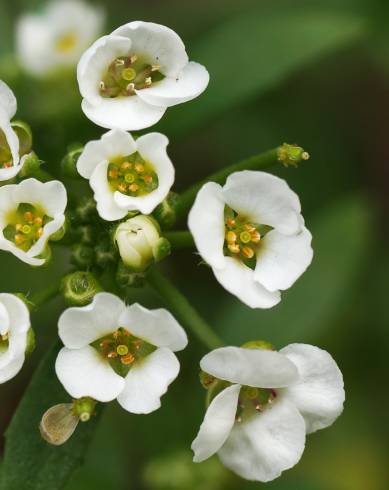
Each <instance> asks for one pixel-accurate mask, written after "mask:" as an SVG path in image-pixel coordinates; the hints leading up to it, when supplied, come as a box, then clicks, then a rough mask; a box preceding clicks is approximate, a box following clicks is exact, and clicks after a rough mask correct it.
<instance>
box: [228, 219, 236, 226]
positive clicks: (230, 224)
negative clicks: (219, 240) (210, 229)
mask: <svg viewBox="0 0 389 490" xmlns="http://www.w3.org/2000/svg"><path fill="white" fill-rule="evenodd" d="M235 225H236V221H235V220H234V219H232V218H229V219H228V220H227V226H228V227H229V228H232V227H233V226H235Z"/></svg>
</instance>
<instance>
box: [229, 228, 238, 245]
mask: <svg viewBox="0 0 389 490" xmlns="http://www.w3.org/2000/svg"><path fill="white" fill-rule="evenodd" d="M237 238H238V237H237V236H236V233H234V232H233V231H228V232H227V235H226V239H227V242H229V243H234V242H236V240H237Z"/></svg>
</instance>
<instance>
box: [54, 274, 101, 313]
mask: <svg viewBox="0 0 389 490" xmlns="http://www.w3.org/2000/svg"><path fill="white" fill-rule="evenodd" d="M61 290H62V293H63V295H64V297H65V300H66V302H67V304H68V305H70V306H84V305H87V304H88V303H90V302H91V301H92V300H93V297H94V295H95V294H97V293H99V292H101V291H102V290H103V289H102V287H101V286H100V284H99V282H98V281H97V279H96V278H95V276H94V275H93V274H92V273H90V272H84V271H78V272H73V273H72V274H68V275H67V276H65V277H64V278H63V279H62V283H61Z"/></svg>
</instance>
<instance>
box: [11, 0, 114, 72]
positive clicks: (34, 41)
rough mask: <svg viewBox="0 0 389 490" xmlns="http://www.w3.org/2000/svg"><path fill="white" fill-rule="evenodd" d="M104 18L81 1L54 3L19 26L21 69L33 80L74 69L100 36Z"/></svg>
mask: <svg viewBox="0 0 389 490" xmlns="http://www.w3.org/2000/svg"><path fill="white" fill-rule="evenodd" d="M104 17H105V16H104V14H103V11H102V10H101V9H100V8H97V7H95V6H92V5H90V4H88V3H86V2H83V1H80V0H59V1H52V2H49V3H48V4H47V7H46V8H45V9H44V10H43V11H42V12H40V13H38V14H26V15H23V16H22V17H21V18H20V19H19V21H18V24H17V31H16V37H17V39H16V41H17V52H18V56H19V61H20V64H21V65H22V68H23V69H24V70H25V71H26V72H29V73H31V74H32V75H34V76H45V75H48V74H50V73H51V72H53V71H56V70H59V69H63V68H71V67H73V66H75V65H76V64H77V63H78V61H79V59H80V56H81V54H82V53H83V52H84V51H85V49H87V48H88V46H90V45H91V43H92V42H93V41H95V39H96V38H97V37H98V36H99V34H100V33H101V30H102V27H103V23H104Z"/></svg>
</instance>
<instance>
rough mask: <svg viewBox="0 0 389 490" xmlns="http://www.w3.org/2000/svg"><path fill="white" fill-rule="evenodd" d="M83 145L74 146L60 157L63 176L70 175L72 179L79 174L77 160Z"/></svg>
mask: <svg viewBox="0 0 389 490" xmlns="http://www.w3.org/2000/svg"><path fill="white" fill-rule="evenodd" d="M82 150H83V147H82V146H80V145H77V146H76V147H75V148H72V149H71V150H70V151H69V152H68V153H67V154H66V155H65V156H64V157H63V159H62V161H61V170H62V174H63V175H64V176H65V177H70V178H72V179H77V178H79V177H80V174H79V173H78V171H77V160H78V158H79V156H80V155H81V153H82Z"/></svg>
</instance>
